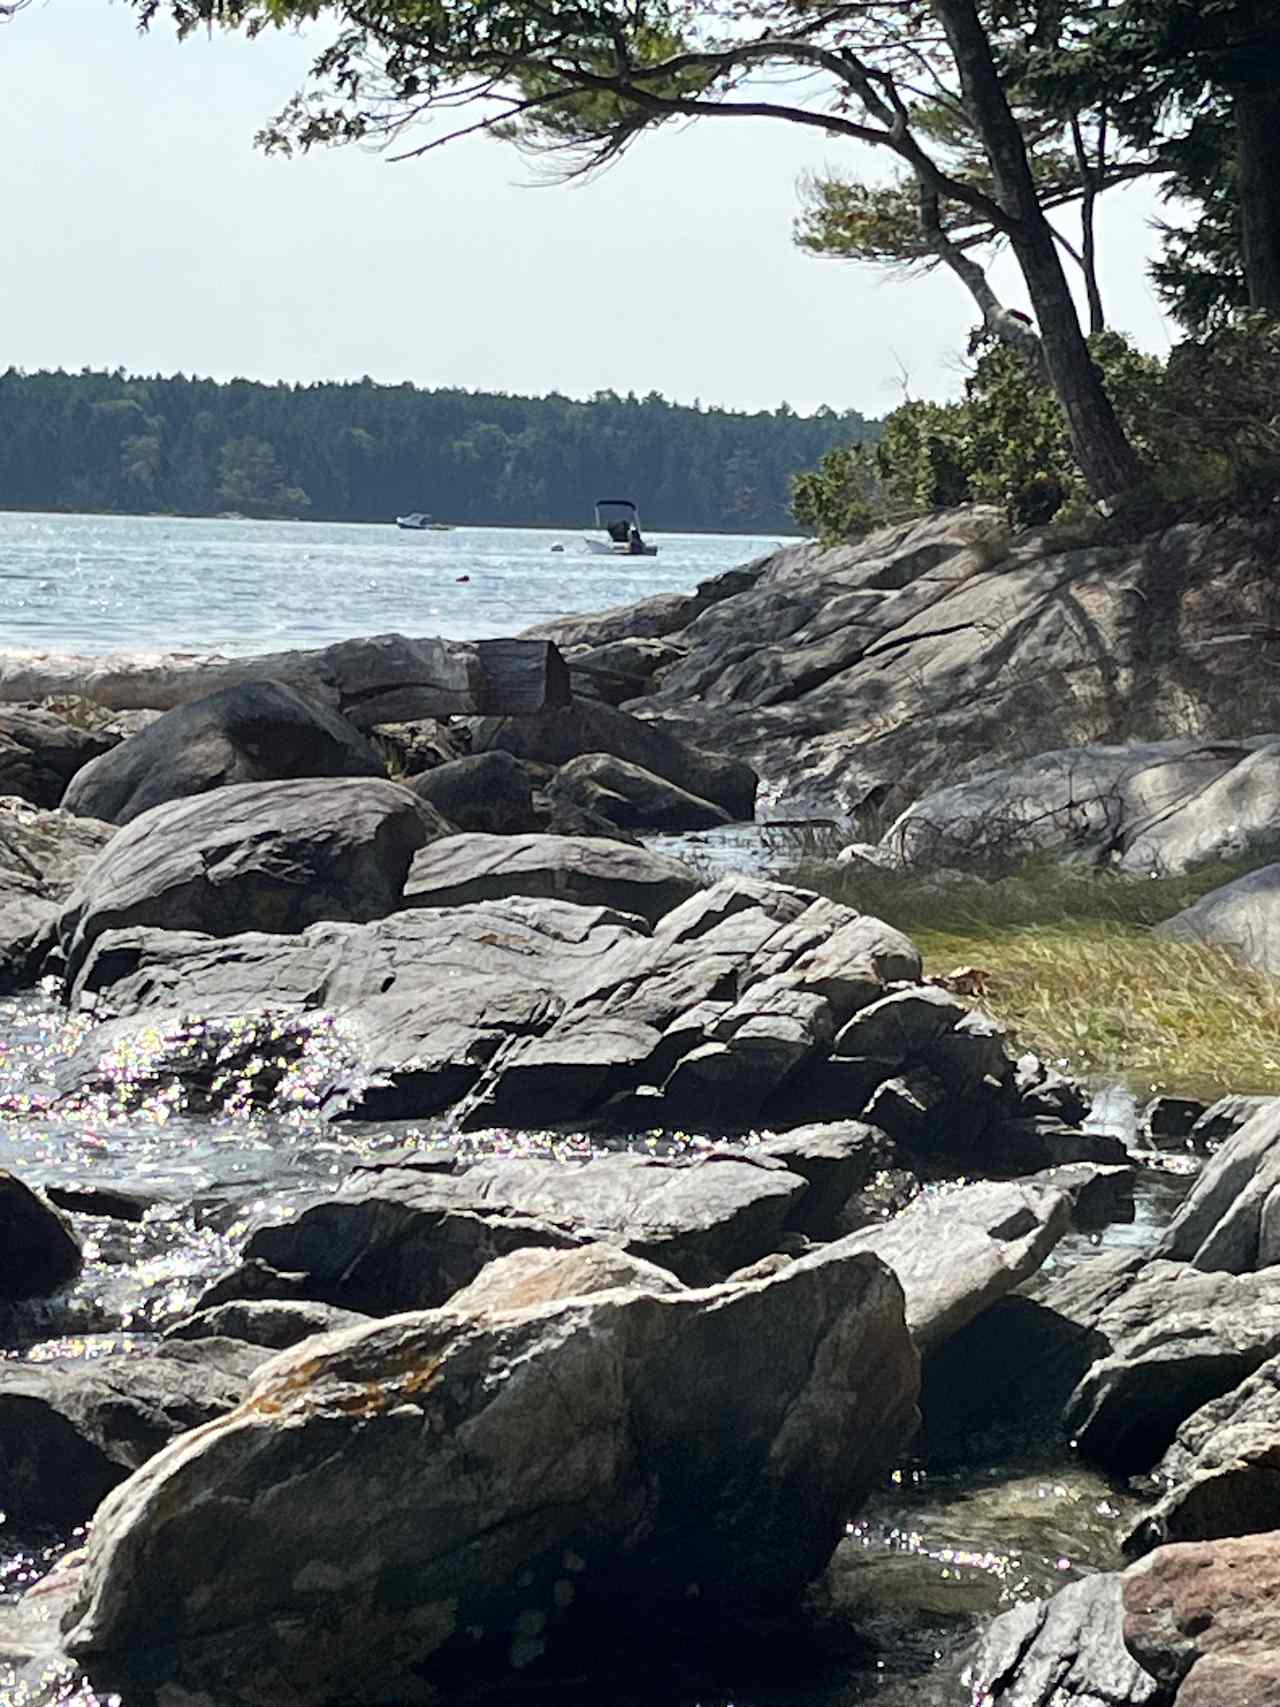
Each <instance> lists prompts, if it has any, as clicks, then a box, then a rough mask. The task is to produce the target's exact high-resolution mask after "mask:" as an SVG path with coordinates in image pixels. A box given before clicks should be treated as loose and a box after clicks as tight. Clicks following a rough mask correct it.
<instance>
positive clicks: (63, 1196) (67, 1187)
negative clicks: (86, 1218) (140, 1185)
mask: <svg viewBox="0 0 1280 1707" xmlns="http://www.w3.org/2000/svg"><path fill="white" fill-rule="evenodd" d="M44 1194H45V1196H46V1197H47V1198H48V1199H49V1201H50V1203H52V1204H54V1205H55V1206H56V1207H57V1208H59V1209H65V1210H66V1211H67V1213H68V1214H69V1215H96V1216H101V1217H103V1218H104V1219H107V1220H111V1221H141V1220H142V1219H143V1218H144V1217H145V1215H146V1213H147V1211H148V1209H150V1208H151V1207H152V1206H153V1205H154V1204H155V1203H156V1202H157V1201H158V1200H157V1199H156V1198H155V1197H149V1196H148V1195H147V1194H146V1193H145V1192H140V1191H121V1190H120V1189H119V1187H117V1186H109V1185H94V1184H92V1183H89V1182H86V1183H84V1184H80V1183H78V1182H72V1181H61V1180H60V1181H58V1182H57V1183H55V1184H50V1185H46V1186H45V1188H44Z"/></svg>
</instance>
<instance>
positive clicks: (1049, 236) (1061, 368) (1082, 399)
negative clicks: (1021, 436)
mask: <svg viewBox="0 0 1280 1707" xmlns="http://www.w3.org/2000/svg"><path fill="white" fill-rule="evenodd" d="M934 10H935V11H936V12H937V15H938V17H939V19H940V21H941V23H942V27H943V29H944V30H945V31H946V34H947V40H948V42H949V43H950V45H951V52H952V54H953V56H954V58H955V62H956V70H957V71H958V73H959V76H960V86H961V89H962V91H963V93H964V99H965V105H966V106H967V107H968V109H969V112H970V115H971V117H972V118H973V121H974V124H975V125H976V127H977V130H978V134H979V136H980V138H981V140H982V146H983V149H984V151H985V153H986V156H987V160H988V162H989V163H990V166H991V173H992V178H993V180H994V182H995V190H996V197H997V200H998V201H999V202H1000V203H1001V205H1002V206H1003V207H1004V209H1005V211H1006V212H1007V213H1009V214H1011V215H1012V216H1013V217H1014V219H1015V220H1016V221H1017V228H1016V230H1015V231H1014V232H1012V233H1011V234H1010V238H1009V241H1010V244H1011V245H1012V248H1013V252H1014V254H1015V255H1016V257H1017V260H1018V265H1019V266H1020V267H1021V269H1022V276H1023V278H1024V279H1025V280H1026V285H1027V291H1028V293H1029V295H1030V297H1031V305H1032V307H1033V308H1034V309H1035V312H1036V319H1037V320H1038V321H1039V324H1040V336H1041V338H1042V339H1043V341H1044V354H1045V363H1046V366H1047V367H1048V370H1049V378H1050V381H1051V382H1052V384H1053V389H1054V391H1055V392H1056V394H1057V397H1058V401H1059V403H1061V405H1062V409H1063V413H1064V414H1065V415H1066V417H1067V426H1068V429H1069V431H1070V434H1071V448H1072V450H1073V451H1074V452H1075V456H1076V461H1077V462H1078V463H1079V464H1080V469H1081V472H1082V473H1083V475H1084V477H1085V480H1086V482H1087V483H1088V486H1089V490H1090V492H1092V494H1093V496H1094V497H1095V498H1112V497H1116V496H1118V495H1119V494H1121V493H1123V492H1126V491H1128V490H1129V488H1130V487H1132V486H1133V485H1135V484H1136V482H1137V481H1138V479H1139V477H1140V475H1141V472H1142V470H1141V464H1140V463H1139V461H1138V458H1137V455H1136V454H1135V452H1134V449H1133V446H1132V445H1131V444H1130V443H1129V441H1128V439H1127V438H1126V437H1125V433H1124V429H1123V427H1122V426H1121V425H1120V422H1119V421H1118V420H1117V418H1116V413H1115V410H1114V409H1113V408H1112V407H1111V399H1110V398H1109V397H1108V396H1107V393H1106V390H1105V388H1104V386H1103V384H1102V376H1101V375H1100V374H1099V372H1098V370H1097V368H1096V367H1095V366H1094V362H1093V357H1092V356H1091V355H1090V354H1089V346H1088V344H1087V343H1086V342H1085V337H1084V334H1083V332H1082V331H1081V330H1080V319H1079V316H1078V315H1077V313H1076V307H1075V303H1074V302H1073V301H1072V297H1071V289H1070V286H1069V285H1068V283H1067V276H1066V274H1065V273H1064V272H1063V270H1062V260H1061V257H1060V256H1059V254H1058V246H1057V244H1056V242H1055V241H1054V236H1053V231H1052V228H1051V227H1050V225H1049V221H1048V220H1047V219H1046V218H1045V216H1044V210H1043V209H1042V208H1041V206H1040V198H1039V196H1038V195H1037V194H1036V186H1035V179H1034V178H1033V176H1032V173H1031V166H1030V163H1029V162H1028V160H1027V149H1026V144H1025V142H1024V140H1023V136H1022V131H1021V130H1020V129H1019V127H1018V121H1017V120H1016V119H1015V118H1014V116H1013V113H1012V111H1011V109H1010V107H1009V102H1008V100H1007V98H1006V96H1005V92H1004V87H1003V85H1002V84H1001V82H1000V75H999V73H998V72H997V70H996V67H995V61H994V59H993V58H992V54H991V44H990V42H989V41H988V40H987V34H986V31H985V30H984V29H983V26H982V23H981V20H980V19H979V17H978V13H977V10H976V8H975V6H974V4H973V0H934Z"/></svg>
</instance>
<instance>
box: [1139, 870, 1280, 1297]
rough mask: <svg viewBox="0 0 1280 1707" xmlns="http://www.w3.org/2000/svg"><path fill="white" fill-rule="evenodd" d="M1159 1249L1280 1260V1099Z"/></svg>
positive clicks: (1180, 1215)
mask: <svg viewBox="0 0 1280 1707" xmlns="http://www.w3.org/2000/svg"><path fill="white" fill-rule="evenodd" d="M1277 869H1278V870H1280V867H1278V868H1277ZM1157 1250H1158V1253H1159V1255H1161V1256H1163V1257H1169V1258H1171V1259H1173V1260H1175V1261H1178V1262H1189V1263H1191V1264H1193V1265H1194V1266H1195V1267H1196V1268H1200V1269H1206V1270H1211V1269H1216V1270H1221V1271H1223V1272H1225V1273H1227V1274H1245V1273H1247V1272H1248V1271H1249V1270H1251V1269H1255V1268H1266V1267H1268V1266H1269V1265H1270V1264H1272V1263H1275V1262H1280V1101H1275V1100H1272V1099H1268V1100H1267V1101H1264V1102H1263V1103H1262V1104H1261V1106H1260V1107H1259V1108H1258V1109H1257V1111H1256V1112H1255V1113H1254V1114H1253V1115H1252V1116H1251V1117H1250V1118H1249V1119H1248V1120H1246V1121H1245V1123H1244V1125H1242V1126H1241V1127H1240V1128H1239V1129H1238V1130H1237V1131H1236V1132H1235V1134H1234V1135H1233V1136H1232V1137H1230V1138H1229V1139H1228V1140H1227V1142H1226V1143H1225V1144H1223V1146H1222V1148H1221V1149H1220V1150H1219V1151H1218V1152H1217V1154H1216V1155H1215V1156H1214V1157H1213V1159H1212V1160H1211V1161H1210V1162H1208V1163H1207V1164H1206V1166H1205V1169H1204V1171H1203V1173H1201V1175H1200V1177H1199V1179H1197V1181H1196V1182H1195V1184H1194V1185H1193V1186H1192V1188H1191V1191H1190V1193H1189V1195H1188V1196H1187V1198H1186V1199H1185V1201H1184V1202H1183V1204H1182V1205H1181V1207H1180V1208H1179V1210H1178V1212H1177V1214H1176V1215H1175V1216H1174V1218H1173V1220H1172V1221H1171V1222H1170V1223H1169V1225H1168V1227H1166V1229H1165V1231H1164V1233H1163V1234H1162V1235H1161V1238H1160V1242H1159V1245H1158V1246H1157Z"/></svg>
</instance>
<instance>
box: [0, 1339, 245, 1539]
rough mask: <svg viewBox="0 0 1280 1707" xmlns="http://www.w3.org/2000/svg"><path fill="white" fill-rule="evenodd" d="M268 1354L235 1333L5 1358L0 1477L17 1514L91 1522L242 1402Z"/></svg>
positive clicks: (12, 1514) (35, 1520) (39, 1520)
mask: <svg viewBox="0 0 1280 1707" xmlns="http://www.w3.org/2000/svg"><path fill="white" fill-rule="evenodd" d="M265 1357H266V1353H265V1351H263V1350H260V1349H258V1348H255V1347H251V1346H247V1345H241V1344H239V1343H236V1342H233V1341H230V1340H212V1341H210V1340H205V1341H200V1342H197V1343H194V1344H191V1345H178V1344H175V1345H173V1346H166V1347H164V1348H163V1349H160V1350H156V1351H149V1352H145V1353H141V1354H133V1353H108V1354H106V1355H105V1356H102V1357H94V1358H86V1359H72V1358H50V1359H47V1360H45V1361H43V1362H39V1363H18V1362H8V1363H0V1485H3V1487H4V1503H5V1511H6V1513H7V1515H8V1517H9V1518H10V1519H11V1520H16V1521H19V1522H24V1523H29V1524H50V1525H58V1526H67V1525H71V1524H77V1523H83V1522H84V1521H85V1519H86V1518H87V1517H89V1515H90V1514H91V1513H92V1512H93V1510H94V1508H95V1507H96V1506H97V1505H98V1503H99V1501H100V1500H101V1499H102V1498H103V1497H104V1495H106V1494H107V1492H108V1491H109V1490H110V1489H111V1488H114V1487H115V1486H116V1485H117V1484H118V1483H120V1482H122V1481H124V1479H125V1477H126V1476H128V1475H130V1474H131V1473H132V1472H133V1471H134V1470H136V1469H137V1468H138V1466H139V1465H140V1464H144V1463H145V1462H146V1461H147V1459H148V1458H150V1457H151V1456H152V1454H153V1453H156V1452H158V1451H159V1450H160V1448H161V1447H162V1446H164V1445H166V1444H167V1443H168V1442H169V1441H170V1440H172V1439H173V1438H174V1436H175V1435H178V1434H182V1433H183V1432H184V1431H185V1430H187V1429H190V1428H198V1427H199V1426H200V1424H201V1423H206V1422H208V1421H210V1419H211V1418H213V1417H218V1416H222V1415H224V1413H225V1412H227V1411H229V1410H230V1409H231V1408H232V1406H233V1405H235V1404H238V1403H239V1400H240V1397H241V1395H242V1394H243V1392H244V1390H245V1387H246V1385H247V1383H248V1379H249V1377H250V1375H252V1373H253V1371H254V1370H255V1369H256V1368H257V1367H258V1365H259V1364H260V1363H261V1362H263V1361H264V1358H265Z"/></svg>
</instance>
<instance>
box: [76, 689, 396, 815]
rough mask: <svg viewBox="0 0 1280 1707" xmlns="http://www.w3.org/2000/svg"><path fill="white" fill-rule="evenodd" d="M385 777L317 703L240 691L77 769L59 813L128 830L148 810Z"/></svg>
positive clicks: (170, 718)
mask: <svg viewBox="0 0 1280 1707" xmlns="http://www.w3.org/2000/svg"><path fill="white" fill-rule="evenodd" d="M385 774H386V766H385V764H384V763H383V761H382V760H381V759H380V758H379V756H378V754H377V753H375V752H374V750H373V748H372V746H370V744H369V742H368V741H367V740H366V739H365V737H364V736H363V735H361V734H360V733H359V731H358V730H357V729H356V728H355V727H354V725H352V724H350V723H348V722H347V720H346V719H345V718H344V717H341V716H339V715H338V713H337V712H335V711H331V710H330V709H329V708H328V707H327V706H326V705H324V704H323V703H321V702H320V701H318V700H315V699H310V698H306V697H304V696H303V695H302V694H301V693H299V692H297V691H296V690H295V689H294V688H291V687H287V686H286V685H285V684H284V683H283V682H275V681H252V682H241V683H239V684H238V685H237V686H235V687H229V688H223V689H222V690H221V691H220V692H219V693H214V694H210V695H209V697H208V698H207V699H198V700H194V701H193V702H192V703H191V704H189V705H180V706H176V707H175V708H174V709H173V710H172V711H169V712H166V713H165V714H164V716H163V717H160V718H158V719H157V720H156V721H155V722H154V723H152V724H151V725H150V726H149V727H148V728H147V729H145V730H143V732H142V733H141V734H139V735H134V736H133V737H132V738H131V739H130V740H128V741H125V742H122V743H121V744H120V745H119V746H118V747H114V748H113V749H112V750H111V751H110V752H108V753H104V754H103V755H102V756H101V758H97V759H95V760H94V761H93V762H92V764H89V765H86V766H84V768H83V769H82V770H80V771H78V772H77V773H76V776H75V778H74V780H73V781H72V783H71V786H70V787H69V788H68V789H67V793H66V796H65V798H64V801H63V804H64V806H65V807H66V810H67V811H69V812H74V813H76V814H77V815H78V816H80V817H82V818H99V819H101V820H103V821H104V822H106V823H109V824H129V823H132V821H133V820H134V819H135V818H137V817H139V816H140V815H141V814H142V813H143V812H146V811H148V810H149V809H150V808H151V807H153V806H163V805H165V804H166V803H167V802H168V801H171V800H187V799H189V798H190V797H191V796H193V795H198V794H207V793H208V792H209V791H210V790H211V789H215V788H225V787H228V786H233V785H235V784H236V783H249V782H281V781H285V780H286V779H289V778H296V777H336V776H347V777H350V776H377V777H381V776H384V775H385Z"/></svg>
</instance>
